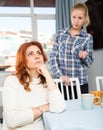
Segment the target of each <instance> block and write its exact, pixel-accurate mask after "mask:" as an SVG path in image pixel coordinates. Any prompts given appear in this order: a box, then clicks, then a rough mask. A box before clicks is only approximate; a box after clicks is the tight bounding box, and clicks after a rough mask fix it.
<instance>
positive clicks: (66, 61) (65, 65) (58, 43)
mask: <svg viewBox="0 0 103 130" xmlns="http://www.w3.org/2000/svg"><path fill="white" fill-rule="evenodd" d="M88 24H89V15H88V8H87V6H86V5H85V4H83V3H77V4H76V5H74V7H73V8H72V10H71V26H69V27H67V28H65V29H63V30H60V31H59V32H58V33H57V35H56V40H55V43H54V45H53V48H52V52H51V54H50V67H51V71H52V73H53V74H54V77H56V78H61V79H62V81H63V82H64V83H65V84H66V85H70V84H69V78H72V77H77V78H79V81H80V85H81V93H88V75H87V67H90V66H91V64H92V63H93V37H92V35H90V34H88V33H87V31H86V29H85V28H86V26H87V25H88Z"/></svg>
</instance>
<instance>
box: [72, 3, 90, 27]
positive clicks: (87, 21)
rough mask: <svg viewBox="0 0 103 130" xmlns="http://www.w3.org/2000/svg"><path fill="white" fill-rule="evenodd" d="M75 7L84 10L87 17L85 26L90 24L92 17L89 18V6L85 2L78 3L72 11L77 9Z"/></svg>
mask: <svg viewBox="0 0 103 130" xmlns="http://www.w3.org/2000/svg"><path fill="white" fill-rule="evenodd" d="M75 9H78V10H82V11H84V15H85V17H86V21H85V23H84V25H85V26H88V25H89V24H90V19H89V13H88V8H87V6H86V4H84V3H77V4H75V5H74V6H73V8H72V10H71V13H72V12H73V11H74V10H75Z"/></svg>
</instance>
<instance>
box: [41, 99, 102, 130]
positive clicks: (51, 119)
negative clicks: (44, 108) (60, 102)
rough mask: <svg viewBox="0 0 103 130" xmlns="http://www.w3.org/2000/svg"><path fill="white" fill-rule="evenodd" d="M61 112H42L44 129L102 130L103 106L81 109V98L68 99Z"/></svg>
mask: <svg viewBox="0 0 103 130" xmlns="http://www.w3.org/2000/svg"><path fill="white" fill-rule="evenodd" d="M66 102H67V108H66V110H65V111H64V112H62V113H51V112H46V113H44V114H43V119H44V125H45V128H46V130H103V107H100V106H99V107H96V106H94V108H93V110H83V109H82V107H81V100H78V99H76V100H70V101H66Z"/></svg>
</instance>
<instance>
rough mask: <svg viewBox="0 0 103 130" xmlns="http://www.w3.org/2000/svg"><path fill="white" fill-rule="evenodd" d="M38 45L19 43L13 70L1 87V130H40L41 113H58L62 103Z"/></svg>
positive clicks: (32, 42) (63, 105) (42, 127)
mask: <svg viewBox="0 0 103 130" xmlns="http://www.w3.org/2000/svg"><path fill="white" fill-rule="evenodd" d="M46 61H47V57H46V55H45V53H44V51H43V48H42V46H41V44H40V43H39V42H37V41H31V42H28V43H24V44H22V45H21V46H20V47H19V49H18V51H17V55H16V72H15V74H13V75H10V76H8V77H7V78H6V80H5V82H4V87H3V95H2V99H3V130H44V129H45V128H44V125H43V120H42V115H43V113H44V112H47V111H51V112H58V113H59V112H62V111H64V109H65V107H66V103H65V101H64V99H63V97H62V95H61V93H60V91H59V89H58V87H57V86H56V85H55V83H54V82H53V79H52V77H51V75H50V73H49V71H48V69H47V67H46V65H45V62H46Z"/></svg>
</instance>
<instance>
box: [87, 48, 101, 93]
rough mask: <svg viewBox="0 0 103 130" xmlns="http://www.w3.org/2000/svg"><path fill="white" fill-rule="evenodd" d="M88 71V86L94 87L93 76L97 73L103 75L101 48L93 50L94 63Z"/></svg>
mask: <svg viewBox="0 0 103 130" xmlns="http://www.w3.org/2000/svg"><path fill="white" fill-rule="evenodd" d="M87 71H88V77H89V88H90V91H91V90H95V89H96V82H95V77H96V76H97V75H99V76H101V75H102V76H103V49H101V50H95V51H94V63H93V64H92V65H91V67H90V68H89V69H87Z"/></svg>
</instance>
